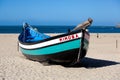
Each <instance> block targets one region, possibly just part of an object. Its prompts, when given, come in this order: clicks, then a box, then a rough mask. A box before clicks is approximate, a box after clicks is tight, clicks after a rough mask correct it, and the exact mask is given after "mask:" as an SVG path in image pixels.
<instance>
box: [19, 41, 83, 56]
mask: <svg viewBox="0 0 120 80" xmlns="http://www.w3.org/2000/svg"><path fill="white" fill-rule="evenodd" d="M80 43H81V39H78V40H74V41H70V42H66V43H62V44H58V45H53V46H49V47H45V48H41V49H34V50H26V49H23V48H21V51H22V53H24V54H29V55H46V54H54V53H58V52H62V51H66V50H70V49H76V48H80Z"/></svg>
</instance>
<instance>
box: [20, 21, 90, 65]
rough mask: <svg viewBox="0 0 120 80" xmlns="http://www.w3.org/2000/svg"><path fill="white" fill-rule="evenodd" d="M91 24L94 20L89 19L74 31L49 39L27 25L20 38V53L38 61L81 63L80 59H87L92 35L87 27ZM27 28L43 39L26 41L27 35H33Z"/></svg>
mask: <svg viewBox="0 0 120 80" xmlns="http://www.w3.org/2000/svg"><path fill="white" fill-rule="evenodd" d="M91 23H92V19H88V20H87V21H86V22H84V23H83V24H80V25H78V26H77V27H76V28H74V29H73V30H72V31H69V32H67V33H64V34H61V35H57V36H54V37H49V36H48V35H45V34H42V36H38V35H41V33H39V32H38V31H37V30H34V29H33V28H32V27H31V26H30V25H28V24H26V25H24V27H23V32H22V33H21V34H20V35H19V37H18V40H19V48H20V51H21V52H22V53H23V55H25V56H26V57H27V58H28V59H31V60H36V61H49V60H50V61H55V62H65V63H73V62H79V61H80V59H82V58H83V57H85V55H86V53H87V50H88V45H89V38H90V35H89V32H88V30H87V27H88V26H90V25H91ZM26 26H27V28H28V29H29V30H30V29H31V30H32V31H34V33H37V37H38V38H39V37H41V38H42V39H37V40H35V41H33V39H35V38H31V37H29V39H27V40H29V41H25V40H26V39H25V38H26V37H25V36H27V35H26V34H29V35H31V33H30V32H31V31H29V32H28V31H27V30H26ZM32 33H33V32H32ZM33 36H34V35H33ZM35 37H36V36H35ZM30 39H31V41H30Z"/></svg>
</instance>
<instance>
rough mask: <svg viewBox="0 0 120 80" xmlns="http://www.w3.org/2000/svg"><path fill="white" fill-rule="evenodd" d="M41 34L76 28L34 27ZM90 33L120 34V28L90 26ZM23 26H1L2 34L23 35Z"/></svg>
mask: <svg viewBox="0 0 120 80" xmlns="http://www.w3.org/2000/svg"><path fill="white" fill-rule="evenodd" d="M32 27H34V28H37V30H38V31H39V32H41V33H65V32H67V31H68V29H70V30H72V29H73V28H75V26H38V25H36V26H34V25H33V26H32ZM88 30H89V32H90V33H120V28H117V27H115V26H90V27H88ZM21 32H22V25H19V26H0V33H1V34H2V33H6V34H7V33H21Z"/></svg>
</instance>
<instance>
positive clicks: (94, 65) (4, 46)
mask: <svg viewBox="0 0 120 80" xmlns="http://www.w3.org/2000/svg"><path fill="white" fill-rule="evenodd" d="M17 37H18V34H0V80H120V33H119V34H117V33H114V34H113V33H110V34H105V33H104V34H99V38H97V34H91V37H90V45H89V50H88V53H87V55H86V58H84V59H82V61H81V65H80V66H78V67H64V66H61V65H48V66H45V65H42V64H41V63H39V62H35V61H31V60H28V59H26V58H25V57H24V56H23V55H22V54H21V52H18V51H17V41H18V40H17Z"/></svg>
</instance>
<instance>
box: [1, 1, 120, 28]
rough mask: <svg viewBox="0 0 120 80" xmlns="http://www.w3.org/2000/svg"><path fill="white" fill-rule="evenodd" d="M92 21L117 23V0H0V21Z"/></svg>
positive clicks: (119, 7)
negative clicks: (89, 19)
mask: <svg viewBox="0 0 120 80" xmlns="http://www.w3.org/2000/svg"><path fill="white" fill-rule="evenodd" d="M89 17H91V18H92V19H93V20H94V22H93V25H105V26H114V25H116V24H118V23H120V0H0V25H22V23H23V22H28V23H29V24H32V25H77V24H79V23H80V22H83V21H85V20H86V19H88V18H89Z"/></svg>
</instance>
